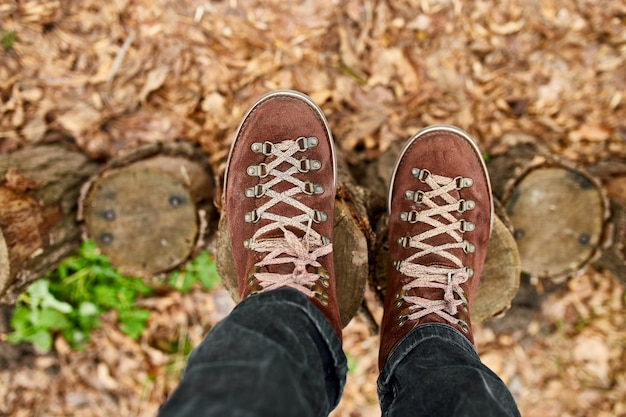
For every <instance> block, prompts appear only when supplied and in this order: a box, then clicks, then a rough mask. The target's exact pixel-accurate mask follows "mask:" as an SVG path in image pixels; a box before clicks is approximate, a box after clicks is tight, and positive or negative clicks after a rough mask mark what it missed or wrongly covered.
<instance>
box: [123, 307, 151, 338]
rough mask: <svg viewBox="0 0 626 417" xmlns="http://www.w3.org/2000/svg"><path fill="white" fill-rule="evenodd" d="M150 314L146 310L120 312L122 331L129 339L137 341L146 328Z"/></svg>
mask: <svg viewBox="0 0 626 417" xmlns="http://www.w3.org/2000/svg"><path fill="white" fill-rule="evenodd" d="M149 316H150V312H149V311H148V310H144V309H136V310H132V311H120V315H119V321H120V323H121V326H120V329H121V330H122V332H124V333H125V334H127V335H128V336H129V337H131V338H133V339H135V340H137V339H139V337H140V336H141V334H142V333H143V331H144V329H145V328H146V323H147V322H148V317H149Z"/></svg>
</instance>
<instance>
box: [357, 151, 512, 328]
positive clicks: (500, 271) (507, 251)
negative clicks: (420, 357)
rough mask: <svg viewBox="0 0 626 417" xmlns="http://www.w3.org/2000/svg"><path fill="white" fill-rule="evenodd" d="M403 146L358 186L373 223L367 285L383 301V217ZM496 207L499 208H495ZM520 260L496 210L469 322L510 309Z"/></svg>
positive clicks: (388, 153) (382, 158) (376, 164)
mask: <svg viewBox="0 0 626 417" xmlns="http://www.w3.org/2000/svg"><path fill="white" fill-rule="evenodd" d="M403 145H404V143H396V144H394V145H393V146H392V147H390V148H389V149H388V150H387V151H385V153H383V154H382V155H381V156H380V158H379V159H378V160H377V161H375V162H374V163H373V164H370V165H369V166H368V167H367V168H366V175H364V176H363V177H362V181H363V182H362V183H361V185H362V186H366V185H369V190H370V193H371V194H372V195H371V199H370V209H371V212H370V216H371V217H372V218H373V219H377V223H376V236H377V238H376V244H375V251H374V252H375V257H374V259H375V262H374V266H373V268H372V274H371V276H370V278H371V281H370V282H371V285H372V288H374V290H375V291H376V293H377V295H378V297H379V299H381V300H382V299H383V298H384V295H385V290H386V287H387V266H388V265H387V264H388V258H389V248H388V242H387V229H388V215H387V213H386V210H387V207H386V201H387V192H388V189H389V183H390V181H391V175H392V171H393V167H394V166H395V161H396V159H397V157H398V156H399V154H400V151H401V149H402V147H403ZM496 206H498V207H499V205H498V204H496ZM520 272H521V267H520V259H519V253H518V250H517V246H516V245H515V241H514V239H513V235H512V231H511V228H510V223H509V221H508V219H507V218H506V213H504V211H503V210H496V217H495V220H494V225H493V230H492V234H491V239H490V241H489V249H488V253H487V259H486V262H485V267H484V269H483V273H482V276H481V279H480V285H479V288H478V292H477V295H476V299H475V301H474V303H473V306H472V311H471V315H472V321H473V322H476V323H478V322H480V321H483V320H485V319H487V318H489V317H492V316H494V315H497V314H501V313H503V312H504V311H506V310H507V309H508V308H509V307H510V305H511V301H512V300H513V297H514V296H515V294H516V292H517V289H518V288H519V281H520Z"/></svg>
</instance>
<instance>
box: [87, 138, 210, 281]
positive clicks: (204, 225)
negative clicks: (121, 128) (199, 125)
mask: <svg viewBox="0 0 626 417" xmlns="http://www.w3.org/2000/svg"><path fill="white" fill-rule="evenodd" d="M205 159H206V158H205V157H204V156H203V155H201V154H200V153H199V152H197V151H196V149H195V148H194V147H193V145H192V144H190V143H188V142H173V143H159V144H154V145H147V146H142V147H139V148H136V149H135V150H133V151H132V152H130V153H129V154H126V155H123V156H120V157H117V158H115V159H113V160H111V161H110V162H109V163H108V164H107V166H106V167H104V168H103V169H102V170H101V171H100V172H99V173H98V175H97V176H95V177H94V178H92V179H91V180H90V181H89V182H88V183H87V184H86V185H85V187H84V188H83V192H82V196H81V199H80V210H79V219H80V220H81V221H82V222H83V224H84V228H85V232H86V237H88V238H91V239H93V240H94V241H95V242H96V244H97V245H98V247H99V248H100V250H101V251H102V253H103V254H104V255H106V256H107V257H108V258H109V259H110V260H111V263H112V264H113V265H115V266H116V267H117V268H119V269H120V270H121V271H123V272H125V273H127V274H133V275H139V276H144V277H151V276H152V275H155V274H159V273H162V272H166V271H169V270H171V269H173V268H175V267H176V266H178V265H180V264H181V263H183V262H185V261H186V260H188V259H189V258H190V257H191V256H192V255H193V254H194V253H195V252H196V250H197V249H199V248H200V247H201V246H202V245H203V244H204V240H205V238H206V237H207V235H208V233H210V232H211V230H212V222H213V217H214V209H213V205H212V200H213V194H214V189H215V184H214V179H213V176H212V174H211V172H210V169H209V166H208V164H207V163H206V162H205Z"/></svg>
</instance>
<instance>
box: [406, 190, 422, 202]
mask: <svg viewBox="0 0 626 417" xmlns="http://www.w3.org/2000/svg"><path fill="white" fill-rule="evenodd" d="M404 198H406V199H407V200H411V201H413V202H414V203H417V204H421V203H422V201H423V200H424V191H419V190H416V191H411V190H406V191H405V192H404Z"/></svg>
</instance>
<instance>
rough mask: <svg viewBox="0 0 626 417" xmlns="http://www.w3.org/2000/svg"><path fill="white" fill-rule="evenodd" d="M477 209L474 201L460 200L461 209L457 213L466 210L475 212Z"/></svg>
mask: <svg viewBox="0 0 626 417" xmlns="http://www.w3.org/2000/svg"><path fill="white" fill-rule="evenodd" d="M475 207H476V203H474V202H473V201H472V200H459V208H458V209H457V211H458V212H459V213H463V212H464V211H466V210H473V209H474V208H475Z"/></svg>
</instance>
